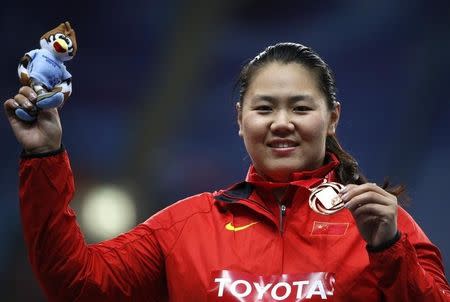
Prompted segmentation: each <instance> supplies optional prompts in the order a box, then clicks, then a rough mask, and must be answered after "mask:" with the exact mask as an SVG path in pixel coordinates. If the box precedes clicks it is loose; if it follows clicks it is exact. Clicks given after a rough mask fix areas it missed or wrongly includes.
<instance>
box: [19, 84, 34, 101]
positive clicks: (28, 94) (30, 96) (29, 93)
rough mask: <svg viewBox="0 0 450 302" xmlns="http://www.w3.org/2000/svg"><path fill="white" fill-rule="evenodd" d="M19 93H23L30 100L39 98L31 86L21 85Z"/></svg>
mask: <svg viewBox="0 0 450 302" xmlns="http://www.w3.org/2000/svg"><path fill="white" fill-rule="evenodd" d="M19 94H22V95H23V96H25V97H26V98H27V99H28V100H30V101H34V100H36V98H37V95H36V92H35V91H34V90H33V89H32V88H31V87H30V86H22V87H20V89H19Z"/></svg>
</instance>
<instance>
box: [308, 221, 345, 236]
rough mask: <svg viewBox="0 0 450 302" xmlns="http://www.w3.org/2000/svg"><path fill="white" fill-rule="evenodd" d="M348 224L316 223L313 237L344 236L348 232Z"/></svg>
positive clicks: (312, 233)
mask: <svg viewBox="0 0 450 302" xmlns="http://www.w3.org/2000/svg"><path fill="white" fill-rule="evenodd" d="M348 225H349V223H348V222H322V221H314V225H313V228H312V231H311V235H336V236H342V235H344V234H345V233H346V232H347V229H348Z"/></svg>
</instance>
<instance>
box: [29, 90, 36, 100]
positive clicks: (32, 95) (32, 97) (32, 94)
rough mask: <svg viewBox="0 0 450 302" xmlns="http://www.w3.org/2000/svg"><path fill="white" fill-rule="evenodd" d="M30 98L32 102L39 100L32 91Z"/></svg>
mask: <svg viewBox="0 0 450 302" xmlns="http://www.w3.org/2000/svg"><path fill="white" fill-rule="evenodd" d="M30 97H31V99H32V100H35V99H36V98H37V95H36V92H34V91H32V92H31V93H30Z"/></svg>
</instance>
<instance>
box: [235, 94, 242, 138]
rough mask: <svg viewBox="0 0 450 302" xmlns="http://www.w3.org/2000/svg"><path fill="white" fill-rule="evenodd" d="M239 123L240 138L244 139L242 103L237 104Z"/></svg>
mask: <svg viewBox="0 0 450 302" xmlns="http://www.w3.org/2000/svg"><path fill="white" fill-rule="evenodd" d="M236 113H237V115H236V116H237V122H238V126H239V132H238V134H239V136H240V137H242V106H241V103H240V102H237V103H236Z"/></svg>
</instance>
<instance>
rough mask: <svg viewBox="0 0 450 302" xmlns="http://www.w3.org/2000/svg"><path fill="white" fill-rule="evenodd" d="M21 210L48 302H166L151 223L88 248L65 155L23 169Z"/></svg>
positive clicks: (160, 255)
mask: <svg viewBox="0 0 450 302" xmlns="http://www.w3.org/2000/svg"><path fill="white" fill-rule="evenodd" d="M19 193H20V207H21V219H22V224H23V229H24V236H25V242H26V246H27V249H28V253H29V259H30V262H31V265H32V268H33V271H34V273H35V274H36V275H37V277H38V280H39V282H40V285H41V287H42V288H43V289H44V291H45V293H46V295H47V297H48V299H49V301H162V300H164V297H165V295H166V292H167V290H166V285H165V269H164V255H163V252H162V249H161V246H160V245H159V243H158V240H156V235H155V233H156V232H158V230H159V226H158V223H157V222H156V220H155V219H152V218H150V219H149V220H148V221H146V222H145V223H144V224H141V225H139V226H137V227H136V228H134V229H133V230H132V231H130V232H129V233H126V234H123V235H120V236H119V237H117V238H115V239H112V240H109V241H105V242H102V243H99V244H94V245H86V243H85V241H84V238H83V235H82V234H81V232H80V229H79V227H78V225H77V223H76V217H75V214H74V212H73V210H72V209H71V208H69V202H70V201H71V199H72V197H73V194H74V180H73V176H72V171H71V168H70V163H69V159H68V156H67V153H66V151H60V152H59V153H57V154H53V155H49V156H44V157H41V158H23V159H22V160H21V163H20V189H19Z"/></svg>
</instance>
